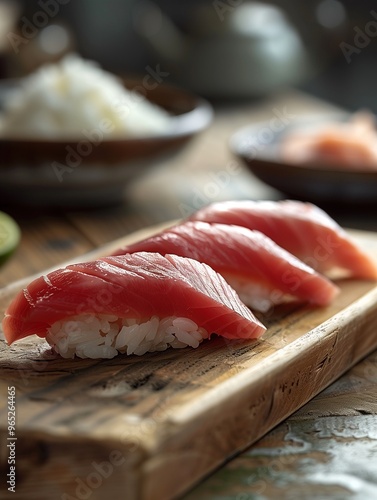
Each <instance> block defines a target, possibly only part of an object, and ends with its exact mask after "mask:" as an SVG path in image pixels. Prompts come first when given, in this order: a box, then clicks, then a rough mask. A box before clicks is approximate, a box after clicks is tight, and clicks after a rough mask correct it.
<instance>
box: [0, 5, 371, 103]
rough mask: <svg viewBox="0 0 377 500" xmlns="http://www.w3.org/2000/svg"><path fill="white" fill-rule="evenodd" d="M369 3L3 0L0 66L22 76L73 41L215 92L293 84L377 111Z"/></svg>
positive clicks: (115, 66)
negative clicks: (156, 69)
mask: <svg viewBox="0 0 377 500" xmlns="http://www.w3.org/2000/svg"><path fill="white" fill-rule="evenodd" d="M263 6H264V7H268V6H275V7H278V8H279V9H281V10H280V11H277V10H271V9H270V10H268V8H267V9H265V10H263ZM255 7H257V9H255ZM253 8H254V10H253ZM374 8H376V7H375V2H373V1H371V0H369V1H368V0H364V1H363V2H355V1H352V0H306V1H305V2H302V1H300V0H285V1H282V0H281V1H271V2H258V3H256V2H250V1H248V0H244V1H242V0H210V1H204V0H180V1H179V2H174V1H173V0H154V2H153V3H150V2H145V1H143V0H107V1H106V2H104V1H103V0H80V1H79V2H74V1H66V0H64V2H63V1H60V2H59V1H58V0H0V9H1V10H0V19H1V21H0V33H1V38H0V51H1V70H0V74H1V77H3V78H5V77H14V76H19V75H21V74H25V73H27V72H30V71H32V70H33V69H35V67H36V66H37V65H39V64H41V63H42V62H44V61H51V60H54V59H57V58H58V57H60V56H61V54H62V53H64V52H67V51H70V50H72V49H73V50H77V51H78V52H79V53H80V54H81V55H82V56H84V57H86V58H90V59H93V60H96V61H98V62H99V63H100V64H101V65H102V66H103V67H104V68H105V69H108V70H110V71H113V72H117V73H127V74H129V73H135V74H142V73H143V72H145V67H146V66H148V65H152V66H153V67H155V65H156V64H160V66H161V68H163V69H164V70H165V71H168V72H169V73H170V74H169V80H171V81H175V82H178V83H179V84H181V85H184V86H186V87H188V88H191V89H192V90H194V91H195V92H198V93H200V94H202V95H205V97H208V98H209V99H213V100H219V99H220V100H224V99H227V100H229V99H231V100H232V99H239V98H245V97H246V98H249V97H254V96H257V97H258V96H260V95H261V94H264V93H267V92H269V91H275V90H276V89H277V88H279V86H285V85H294V86H296V87H297V88H300V89H303V90H305V91H308V92H310V93H312V94H313V95H316V96H319V97H322V98H324V99H327V100H329V101H332V102H333V103H335V104H339V105H341V106H344V107H346V108H348V109H358V108H360V107H368V108H370V109H372V110H373V111H376V110H377V104H376V102H375V101H376V100H375V97H374V89H375V87H376V83H377V69H376V65H375V61H376V55H377V39H376V40H375V39H374V38H373V37H374V36H375V35H376V31H377V30H376V28H375V27H374V25H373V23H372V24H370V25H369V27H368V31H369V35H367V36H364V37H363V36H362V35H360V32H357V31H355V27H356V29H360V30H362V31H363V32H364V33H365V31H364V28H365V27H366V25H367V23H370V21H376V22H377V14H376V15H375V17H373V13H371V11H372V10H373V9H374ZM256 13H257V15H256ZM46 21H48V22H46ZM376 26H377V25H376ZM33 30H35V33H33ZM373 30H374V33H375V34H373ZM10 33H12V34H13V35H10ZM277 33H278V34H279V37H278V39H279V43H276V38H275V39H274V36H275V35H276V34H277ZM16 35H18V36H20V37H21V38H17V36H16ZM355 36H358V39H357V40H356V44H358V45H356V44H355ZM368 39H369V41H368ZM278 61H280V66H281V68H276V69H275V72H271V67H273V65H274V64H277V66H279V63H278ZM282 67H284V68H285V71H282ZM287 68H288V70H287ZM220 69H221V75H222V76H220ZM271 78H273V81H271Z"/></svg>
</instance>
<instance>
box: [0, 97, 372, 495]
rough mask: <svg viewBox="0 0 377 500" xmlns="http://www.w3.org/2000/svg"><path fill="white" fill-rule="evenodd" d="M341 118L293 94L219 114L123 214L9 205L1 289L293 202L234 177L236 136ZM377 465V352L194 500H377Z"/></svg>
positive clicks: (131, 193) (132, 197)
mask: <svg viewBox="0 0 377 500" xmlns="http://www.w3.org/2000/svg"><path fill="white" fill-rule="evenodd" d="M276 110H278V111H276ZM331 110H332V108H331V107H330V106H328V105H327V104H325V103H321V102H319V101H317V100H314V99H311V98H309V97H308V96H305V95H302V94H298V93H292V92H287V93H285V94H282V95H280V96H277V97H276V98H274V99H271V100H266V101H264V102H258V103H249V104H247V105H242V106H233V107H230V106H229V107H227V108H223V109H221V110H218V111H217V112H216V114H215V120H214V123H213V125H212V126H211V127H210V128H209V129H208V130H207V131H206V132H205V133H203V134H202V135H201V136H200V137H198V138H196V139H195V140H194V141H193V142H192V143H191V144H190V145H189V146H188V147H186V148H185V150H183V151H182V152H181V153H179V154H178V155H177V156H175V157H174V158H172V159H170V160H169V161H165V162H160V163H157V164H156V165H155V168H154V169H153V171H151V172H150V173H148V175H146V176H145V177H143V178H140V179H137V180H135V181H134V182H133V183H132V185H130V186H128V187H127V188H126V190H125V201H124V204H123V205H120V206H114V207H106V208H98V209H91V210H72V209H67V210H64V211H61V210H60V211H56V210H55V211H52V210H46V209H45V210H39V209H26V208H20V207H17V208H15V207H10V206H1V201H0V209H1V210H6V211H7V212H9V213H11V214H12V215H13V216H14V217H15V218H16V219H17V221H18V222H19V224H20V226H21V229H22V241H21V244H20V246H19V248H18V250H17V252H16V253H15V254H14V256H13V257H12V259H11V260H10V261H8V263H7V264H6V265H5V266H3V267H2V268H1V269H0V286H5V285H6V284H8V283H10V282H12V281H14V280H17V279H20V278H24V277H25V276H28V275H31V274H34V273H37V272H40V271H42V270H44V269H46V268H49V267H51V266H55V265H58V264H59V263H61V262H64V261H66V260H68V259H70V258H72V257H76V256H78V255H80V254H83V253H86V252H88V251H90V250H92V249H95V248H97V247H98V246H101V245H103V244H105V243H107V242H110V241H112V240H114V239H116V238H119V237H122V236H124V235H126V234H129V233H132V232H134V231H136V230H138V229H140V228H143V227H147V226H150V225H154V224H157V223H160V222H164V221H168V220H172V219H176V218H179V217H182V216H184V215H186V214H187V213H188V212H190V211H193V210H195V209H197V208H199V206H201V205H204V204H207V203H210V202H212V201H217V200H222V199H231V198H234V199H235V198H253V199H280V198H283V197H284V195H283V194H282V193H279V192H277V191H275V190H273V189H271V188H269V187H267V186H265V185H263V184H262V183H260V182H259V181H258V180H257V179H256V178H254V177H253V176H252V175H251V174H250V173H249V172H247V171H246V170H245V168H244V167H243V166H242V165H240V164H237V168H236V169H235V170H234V169H233V170H232V173H229V172H230V170H229V169H228V165H229V164H230V162H234V161H235V159H234V158H233V157H232V156H231V154H230V152H229V150H228V139H229V136H230V135H231V133H232V132H233V131H234V130H236V129H237V128H238V127H240V126H242V125H244V124H247V123H250V122H251V121H257V120H264V119H268V118H271V117H273V116H276V113H277V112H280V113H289V114H290V115H294V116H298V115H300V114H302V113H311V114H313V113H323V112H327V111H331ZM19 201H20V202H21V201H22V200H19ZM324 208H325V209H327V210H328V211H329V212H330V213H331V215H333V216H334V218H336V219H337V220H338V221H339V222H340V223H341V224H343V225H345V226H348V227H353V228H360V229H368V230H374V231H377V220H376V217H375V215H374V212H375V211H373V209H371V208H370V207H369V208H366V207H364V208H363V207H361V208H360V207H334V206H329V207H324ZM376 334H377V332H376ZM1 397H3V395H2V396H1ZM376 464H377V353H376V352H375V353H373V354H371V355H370V356H369V357H367V358H366V359H365V360H363V361H362V362H360V363H359V364H358V365H357V366H355V367H354V368H353V369H352V370H350V371H349V372H348V373H347V374H345V375H344V376H343V377H342V378H341V379H339V380H338V381H337V382H335V383H334V384H332V385H331V386H330V387H329V388H328V389H326V390H325V391H324V392H322V393H321V394H319V396H317V397H316V398H315V399H313V400H312V401H311V402H309V403H308V404H306V405H305V406H304V407H303V408H301V409H300V410H299V411H298V412H296V413H295V414H294V415H292V416H291V417H290V418H289V419H287V420H286V421H285V422H284V423H282V424H281V425H279V426H278V427H277V428H275V429H274V430H273V431H271V432H270V433H269V434H268V435H266V436H265V437H264V438H263V439H262V440H261V441H259V442H258V443H257V444H255V445H254V446H252V447H251V448H250V449H248V450H246V451H245V452H244V453H242V454H241V455H239V456H237V457H235V458H233V460H231V461H230V462H229V463H227V464H224V466H223V467H222V468H221V469H220V470H218V471H217V472H215V473H214V474H213V475H212V476H211V477H209V478H207V479H206V480H205V481H203V482H202V483H201V484H199V485H198V486H197V487H196V488H195V489H194V490H192V491H191V492H190V493H188V494H187V495H186V496H185V497H184V498H185V500H200V499H203V500H204V499H206V500H207V499H208V500H210V499H220V500H230V499H235V500H252V499H255V500H263V499H269V498H277V497H279V498H283V499H296V498H301V499H303V498H304V499H305V498H308V499H313V498H315V499H323V498H329V499H334V500H335V499H369V498H370V499H375V498H377V465H376Z"/></svg>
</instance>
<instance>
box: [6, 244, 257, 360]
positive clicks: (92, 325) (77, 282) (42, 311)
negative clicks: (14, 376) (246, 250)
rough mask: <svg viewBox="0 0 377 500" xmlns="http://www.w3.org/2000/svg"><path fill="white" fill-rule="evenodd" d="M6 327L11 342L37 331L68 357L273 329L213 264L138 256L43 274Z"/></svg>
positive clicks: (10, 312) (20, 298)
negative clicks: (244, 301)
mask: <svg viewBox="0 0 377 500" xmlns="http://www.w3.org/2000/svg"><path fill="white" fill-rule="evenodd" d="M3 330H4V334H5V337H6V340H7V341H8V343H12V342H14V341H16V340H18V339H21V338H23V337H26V336H29V335H32V334H37V335H38V336H40V337H47V340H48V342H50V344H52V345H53V346H54V348H55V349H56V350H57V351H58V352H59V353H60V354H61V355H63V356H65V357H73V356H74V355H75V354H76V355H78V356H80V357H93V358H97V357H98V358H101V357H108V358H111V357H113V356H115V355H116V354H118V352H127V353H128V354H132V353H135V354H143V353H144V352H147V351H156V350H163V349H166V348H167V347H169V346H172V347H185V346H187V345H191V346H192V347H197V346H198V345H199V343H200V341H201V340H202V339H203V338H207V337H209V336H210V335H211V334H212V333H217V334H218V335H221V336H223V337H226V338H228V339H240V338H242V339H251V338H257V337H259V336H260V335H262V333H263V332H264V331H265V327H264V326H263V325H262V324H261V323H260V322H259V321H258V320H257V319H256V318H255V317H254V315H253V314H252V313H251V312H250V310H249V309H248V308H247V307H246V306H245V305H244V304H243V303H242V302H241V301H240V299H239V298H238V296H237V294H236V293H235V292H234V290H233V289H232V288H231V287H230V286H229V285H228V284H227V283H226V282H225V280H224V279H223V278H222V276H220V275H219V274H218V273H216V272H215V271H214V270H213V269H211V268H210V267H209V266H207V265H205V264H201V263H199V262H197V261H195V260H193V259H187V258H183V257H177V256H174V255H166V256H165V257H163V256H161V255H159V254H157V253H136V254H132V255H125V256H119V257H107V258H104V259H100V260H97V261H93V262H87V263H82V264H73V265H70V266H68V267H66V268H64V269H60V270H57V271H54V272H51V273H49V274H48V275H47V276H42V277H40V278H38V279H36V280H35V281H33V282H32V283H30V285H29V286H28V287H27V288H26V289H24V290H23V291H21V292H20V293H19V294H18V295H17V296H16V297H15V299H14V300H13V301H12V303H11V304H10V306H9V307H8V309H7V311H6V313H5V318H4V320H3Z"/></svg>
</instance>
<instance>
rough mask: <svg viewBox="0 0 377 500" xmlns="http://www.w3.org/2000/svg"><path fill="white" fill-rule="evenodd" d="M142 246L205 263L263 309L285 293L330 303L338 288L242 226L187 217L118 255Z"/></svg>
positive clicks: (121, 250) (304, 299) (310, 300)
mask: <svg viewBox="0 0 377 500" xmlns="http://www.w3.org/2000/svg"><path fill="white" fill-rule="evenodd" d="M143 251H145V252H158V253H160V254H162V255H164V254H166V253H168V254H175V255H180V256H182V257H190V258H192V259H196V260H198V261H200V262H205V263H206V264H208V265H209V266H210V267H212V268H213V269H214V270H215V271H217V272H218V273H220V274H221V275H222V276H223V277H224V278H225V279H226V280H227V282H228V283H229V284H230V285H231V286H232V287H233V288H234V289H235V290H236V291H237V293H238V294H239V296H240V298H241V299H242V300H243V302H244V303H245V304H247V305H248V306H250V307H251V308H253V309H257V310H259V311H263V312H264V311H267V310H268V309H269V308H270V307H271V306H272V305H274V304H279V303H282V302H284V301H285V300H286V299H287V298H294V299H296V300H298V301H303V302H310V303H313V304H317V305H321V306H323V305H327V304H329V303H330V302H331V301H332V299H333V298H334V297H335V295H336V294H337V293H338V291H339V290H338V288H337V287H336V286H335V285H334V284H333V283H332V282H331V281H329V280H328V279H327V278H325V277H323V276H321V275H320V274H318V273H316V272H315V271H314V270H313V269H312V268H310V267H308V266H306V265H305V264H303V263H302V262H301V261H300V260H299V259H297V258H296V257H294V256H293V255H292V254H290V253H288V252H287V251H286V250H283V249H282V248H281V247H279V246H278V245H276V243H274V242H273V241H272V240H271V239H270V238H268V237H267V236H265V235H264V234H262V233H260V232H259V231H251V230H250V229H246V228H243V227H240V226H231V225H225V224H216V223H215V224H208V223H206V222H200V221H196V222H186V223H184V224H180V225H177V226H174V227H172V228H169V229H167V230H165V231H163V232H161V233H159V234H157V235H155V236H152V237H150V238H148V239H146V240H143V241H140V242H137V243H134V244H133V245H128V246H125V247H122V248H120V249H119V250H117V251H116V252H114V255H123V254H126V253H134V252H143Z"/></svg>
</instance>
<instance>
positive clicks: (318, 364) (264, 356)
mask: <svg viewBox="0 0 377 500" xmlns="http://www.w3.org/2000/svg"><path fill="white" fill-rule="evenodd" d="M159 229H161V227H159V228H153V229H150V230H144V231H141V232H140V231H139V232H138V233H135V234H134V235H131V236H128V237H127V238H124V239H123V240H122V242H121V243H130V242H132V241H136V240H139V239H141V238H144V237H146V236H148V235H150V234H152V233H153V232H156V231H157V230H159ZM354 236H355V237H356V238H357V239H358V241H359V242H360V245H362V246H363V247H364V248H365V249H366V250H367V251H369V252H371V253H372V254H373V255H377V234H372V233H363V232H357V233H355V234H354ZM119 244H120V242H119V241H118V242H114V243H113V244H112V245H111V246H108V247H106V248H105V249H102V250H101V251H98V252H96V254H93V253H92V254H90V255H89V256H86V258H93V257H95V256H97V255H101V254H104V253H106V252H108V251H110V249H111V248H113V247H117V246H118V245H119ZM78 260H83V257H81V258H80V259H78ZM29 281H30V280H29V279H28V280H25V281H20V282H17V283H15V284H12V285H10V286H8V287H7V288H5V289H3V290H2V292H1V294H0V312H1V313H2V312H3V311H4V308H5V307H6V305H7V304H8V303H9V301H10V299H11V298H12V296H13V295H14V294H15V293H16V291H18V290H19V289H20V288H22V286H24V285H25V282H26V283H28V282H29ZM339 286H340V287H341V293H340V295H339V296H338V297H337V299H336V300H335V302H334V303H333V304H332V305H331V306H330V307H326V308H310V307H303V306H297V305H292V304H291V305H289V306H288V305H285V306H284V307H279V308H276V309H275V310H274V311H273V312H272V313H269V314H268V315H265V316H264V317H263V320H264V322H265V324H267V326H268V330H267V332H266V334H265V335H264V337H263V339H260V340H258V341H242V342H241V341H224V340H222V339H220V338H213V339H211V340H210V341H207V342H204V343H203V344H201V346H200V347H199V348H198V349H190V348H187V349H183V350H173V349H171V350H167V351H165V352H162V353H150V354H146V355H144V356H142V357H137V356H129V357H127V356H125V355H119V356H117V357H116V358H114V359H112V360H101V361H98V360H82V359H74V360H65V359H61V358H58V357H57V356H56V355H54V354H53V353H52V352H51V350H50V349H49V348H48V346H47V344H46V343H45V342H44V341H43V340H41V339H37V338H29V340H23V341H21V342H19V343H16V344H15V345H13V346H12V347H8V346H7V345H6V344H5V341H4V340H0V343H1V351H0V391H1V392H0V394H1V405H0V442H1V448H0V450H1V452H0V473H1V480H0V485H1V486H0V493H1V495H0V496H1V498H6V497H7V494H8V492H7V489H6V488H7V485H6V484H5V479H4V478H5V477H6V472H7V456H8V451H7V449H6V447H5V446H4V443H7V437H8V430H7V387H8V386H15V388H16V412H17V426H16V436H17V443H16V458H17V460H16V472H17V476H16V477H17V480H16V494H13V493H9V498H13V499H15V498H27V499H28V500H44V499H46V500H54V499H61V500H72V499H82V498H90V499H91V500H96V499H103V498H114V499H125V500H136V499H137V500H165V499H172V498H176V497H177V496H179V495H180V494H182V493H183V492H185V491H187V490H188V489H189V488H190V487H191V486H192V485H194V484H195V483H196V482H198V481H199V480H200V479H201V478H203V477H204V476H205V475H206V474H208V473H209V472H210V471H212V470H214V469H215V468H216V467H217V466H219V465H220V464H222V463H223V462H224V461H225V460H226V459H229V458H230V457H231V456H232V455H234V454H235V453H237V452H239V451H241V450H242V449H244V448H245V447H247V446H248V445H250V444H252V443H253V442H255V441H256V440H257V439H259V438H260V437H261V436H263V435H264V434H265V433H266V432H268V431H269V430H270V429H271V428H273V427H274V426H276V425H277V424H278V423H279V422H281V421H282V420H283V419H285V418H286V417H287V416H289V415H290V414H292V413H293V412H294V411H295V410H297V409H298V408H300V407H301V406H302V405H303V404H304V403H306V402H307V401H308V400H310V399H311V398H313V396H315V395H316V394H317V393H318V392H320V391H321V390H322V389H323V388H325V387H326V386H327V385H329V384H330V383H331V382H332V381H333V380H335V379H336V378H337V377H339V376H340V375H341V374H342V373H343V372H345V371H346V370H347V369H348V368H350V367H351V366H352V365H354V364H355V363H356V362H357V361H359V360H360V359H361V358H362V357H364V356H365V355H366V354H368V353H369V352H371V351H372V350H373V349H375V348H376V347H377V283H375V282H368V281H356V280H343V281H341V282H339ZM2 338H3V337H2ZM11 495H12V496H11Z"/></svg>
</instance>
